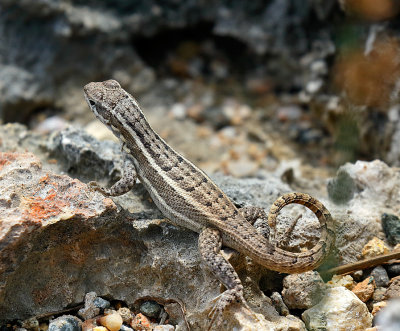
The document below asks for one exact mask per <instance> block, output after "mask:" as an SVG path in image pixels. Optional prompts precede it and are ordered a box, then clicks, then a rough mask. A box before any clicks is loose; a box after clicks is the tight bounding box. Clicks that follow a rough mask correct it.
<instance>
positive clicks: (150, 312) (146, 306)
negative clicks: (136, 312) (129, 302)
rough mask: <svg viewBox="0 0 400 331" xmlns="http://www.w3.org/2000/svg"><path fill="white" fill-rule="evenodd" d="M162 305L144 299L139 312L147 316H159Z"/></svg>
mask: <svg viewBox="0 0 400 331" xmlns="http://www.w3.org/2000/svg"><path fill="white" fill-rule="evenodd" d="M161 309H162V307H161V306H160V305H159V304H158V303H157V302H155V301H145V302H143V303H142V304H141V305H140V312H141V313H142V314H144V315H146V316H147V317H152V318H159V316H160V313H161Z"/></svg>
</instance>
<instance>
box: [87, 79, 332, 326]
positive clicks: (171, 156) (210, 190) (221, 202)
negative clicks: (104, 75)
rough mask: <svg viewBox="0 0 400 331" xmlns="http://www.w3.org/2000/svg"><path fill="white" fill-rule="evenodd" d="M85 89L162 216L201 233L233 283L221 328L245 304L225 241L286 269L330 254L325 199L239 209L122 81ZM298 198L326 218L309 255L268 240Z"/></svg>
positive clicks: (206, 249) (287, 198) (211, 260)
mask: <svg viewBox="0 0 400 331" xmlns="http://www.w3.org/2000/svg"><path fill="white" fill-rule="evenodd" d="M84 91H85V97H86V100H87V102H88V104H89V106H90V108H91V109H92V111H93V112H94V114H95V115H96V117H97V118H99V120H100V121H101V122H103V123H104V124H105V125H107V126H108V127H109V128H110V129H111V130H112V131H113V133H114V134H115V135H116V136H117V137H119V138H120V139H121V141H122V142H123V143H124V146H125V147H126V148H127V149H128V150H127V152H128V153H129V157H130V159H132V161H133V165H134V167H135V169H136V174H137V177H138V178H139V180H140V181H141V182H142V184H143V185H144V186H145V187H146V189H147V190H148V191H149V193H150V195H151V197H152V198H153V200H154V202H155V203H156V205H157V206H158V207H159V208H160V210H161V211H162V213H163V214H164V215H165V216H166V217H168V218H169V219H170V220H171V221H173V222H174V223H176V224H177V225H180V226H183V227H186V228H189V229H192V230H193V231H197V232H199V233H200V236H199V250H200V253H201V256H202V258H203V260H204V262H205V264H206V265H207V266H208V267H209V268H210V269H211V270H212V271H213V272H214V273H215V275H216V276H217V277H218V279H219V280H220V281H221V282H222V283H223V284H224V285H225V287H226V288H227V291H225V292H224V293H223V294H222V295H221V296H220V298H219V300H218V302H217V304H216V305H215V307H214V309H213V310H212V312H211V318H212V321H215V324H216V325H218V324H219V322H220V320H221V316H222V313H223V311H224V309H225V308H226V307H227V306H229V304H231V303H232V302H234V301H238V302H242V303H243V304H245V300H244V298H243V287H242V284H241V282H240V279H239V278H238V276H237V274H236V272H235V271H234V270H233V268H232V266H231V265H230V263H229V262H228V261H226V260H225V259H224V258H223V257H222V255H221V254H220V252H219V250H220V248H221V245H222V244H224V245H226V246H230V247H232V248H234V249H236V250H238V251H239V252H241V253H244V254H246V255H248V256H250V257H251V258H252V259H253V260H254V261H256V262H257V263H259V264H261V265H263V266H265V267H267V268H269V269H272V270H276V271H279V272H289V273H291V272H304V271H307V270H311V269H314V268H316V267H317V266H318V265H319V264H320V263H321V262H322V260H323V259H324V257H325V256H326V255H327V253H328V251H329V250H330V248H331V246H332V245H333V242H334V233H333V223H332V218H331V215H330V213H329V211H328V210H327V209H326V208H325V207H324V206H323V205H322V204H321V203H320V202H319V201H318V200H316V199H314V198H312V197H311V196H309V195H307V194H303V193H291V194H286V195H284V196H282V197H280V198H279V199H277V200H276V201H275V203H274V204H273V205H272V207H271V209H270V213H269V216H268V222H267V221H266V216H265V213H264V212H263V211H262V210H261V209H260V208H258V209H257V208H253V209H252V208H249V207H247V208H245V209H242V210H241V212H239V211H238V209H237V208H236V207H235V205H234V204H233V203H232V202H231V201H230V200H229V198H228V197H227V196H226V195H225V194H224V193H223V192H222V191H221V190H220V189H219V188H218V187H217V186H216V185H215V184H214V183H213V182H212V181H211V179H210V178H209V177H208V176H207V175H206V174H204V172H203V171H201V170H200V169H198V168H197V167H196V166H194V165H193V164H192V163H190V162H189V161H188V160H186V159H185V158H184V157H182V156H181V155H179V154H178V153H177V152H175V151H174V150H173V149H172V148H171V147H170V146H168V145H167V144H166V143H165V142H164V141H163V140H162V139H161V138H160V137H159V136H158V135H157V133H155V132H154V131H153V130H152V128H151V127H150V125H149V124H148V122H147V121H146V118H145V116H144V115H143V113H142V111H141V110H140V108H139V105H138V104H137V102H136V100H135V99H134V98H133V97H132V96H131V95H130V94H129V93H127V92H125V91H124V90H123V89H122V88H121V87H120V85H119V84H118V82H116V81H114V80H109V81H105V82H99V83H90V84H88V85H86V86H85V88H84ZM131 172H132V170H129V169H127V171H126V173H127V176H128V178H127V179H121V181H120V182H118V183H116V184H114V185H113V187H111V188H110V189H102V192H103V193H105V194H108V195H110V192H112V193H117V194H118V193H121V192H125V191H126V189H127V188H128V187H129V186H130V185H133V184H134V183H132V182H133V181H134V179H135V178H136V177H135V176H134V175H132V174H131V175H129V173H131ZM93 186H94V187H95V188H96V186H95V185H93ZM115 186H117V187H115ZM118 186H122V188H121V187H118ZM97 188H98V187H97ZM291 203H298V204H301V205H304V206H306V207H307V208H309V209H311V210H312V211H313V212H314V213H315V215H316V216H317V217H318V220H319V221H320V223H321V238H320V240H319V242H318V243H317V245H316V246H315V247H313V248H312V249H311V250H309V251H307V252H301V253H292V252H288V251H285V250H283V249H281V248H279V247H276V246H274V245H273V244H272V243H271V242H269V240H268V238H269V227H271V228H274V227H275V225H276V218H277V215H278V213H279V211H280V210H281V209H282V208H283V207H284V206H286V205H288V204H291ZM267 223H268V224H269V226H268V224H267ZM252 224H254V225H255V227H253V225H252Z"/></svg>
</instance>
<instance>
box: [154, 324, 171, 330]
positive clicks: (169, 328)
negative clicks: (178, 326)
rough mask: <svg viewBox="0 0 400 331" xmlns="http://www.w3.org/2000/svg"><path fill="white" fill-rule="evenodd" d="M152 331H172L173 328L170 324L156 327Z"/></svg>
mask: <svg viewBox="0 0 400 331" xmlns="http://www.w3.org/2000/svg"><path fill="white" fill-rule="evenodd" d="M153 330H154V331H174V330H175V327H174V326H173V325H171V324H165V325H157V326H156V327H155V328H154V329H153Z"/></svg>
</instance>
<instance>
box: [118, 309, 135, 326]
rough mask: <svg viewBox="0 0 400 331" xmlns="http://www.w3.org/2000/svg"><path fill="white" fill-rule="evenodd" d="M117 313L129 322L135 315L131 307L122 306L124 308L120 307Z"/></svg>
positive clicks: (125, 321)
mask: <svg viewBox="0 0 400 331" xmlns="http://www.w3.org/2000/svg"><path fill="white" fill-rule="evenodd" d="M117 313H118V314H120V315H121V317H122V320H123V321H124V323H127V324H129V323H130V322H131V321H132V318H133V316H132V313H131V311H130V310H129V308H126V307H122V308H120V309H118V311H117Z"/></svg>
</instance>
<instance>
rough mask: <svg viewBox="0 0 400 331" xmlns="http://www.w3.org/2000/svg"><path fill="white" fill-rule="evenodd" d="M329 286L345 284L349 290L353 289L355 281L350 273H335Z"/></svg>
mask: <svg viewBox="0 0 400 331" xmlns="http://www.w3.org/2000/svg"><path fill="white" fill-rule="evenodd" d="M327 285H328V286H329V287H338V286H343V287H345V288H347V289H348V290H351V289H352V288H353V287H354V285H355V283H354V281H353V278H352V277H351V276H350V275H345V276H343V275H333V277H332V279H331V280H330V281H329V282H328V283H327Z"/></svg>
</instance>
